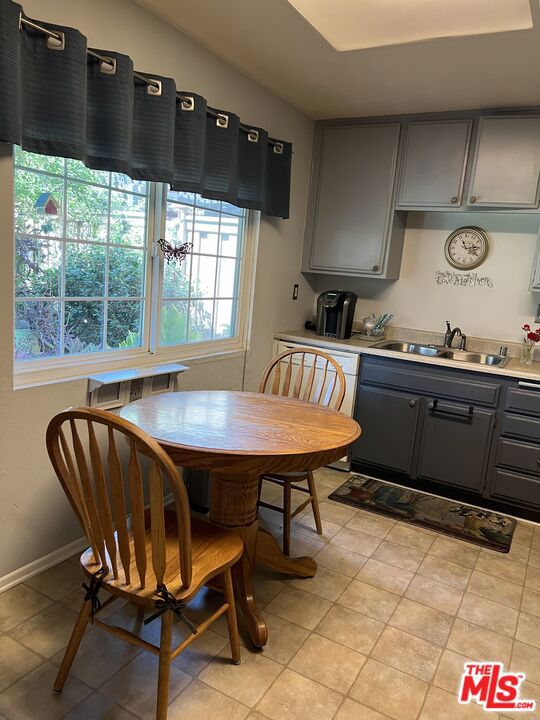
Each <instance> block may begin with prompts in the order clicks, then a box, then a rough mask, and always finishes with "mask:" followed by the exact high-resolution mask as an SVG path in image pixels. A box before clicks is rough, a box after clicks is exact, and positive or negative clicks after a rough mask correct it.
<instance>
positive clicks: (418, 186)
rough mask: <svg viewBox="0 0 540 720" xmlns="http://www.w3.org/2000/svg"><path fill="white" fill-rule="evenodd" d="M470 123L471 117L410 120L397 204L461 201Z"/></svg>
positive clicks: (447, 204) (431, 205) (444, 205)
mask: <svg viewBox="0 0 540 720" xmlns="http://www.w3.org/2000/svg"><path fill="white" fill-rule="evenodd" d="M471 126H472V120H446V121H441V120H433V121H430V122H426V121H422V122H409V123H407V125H406V128H405V143H404V149H403V158H402V166H401V173H400V178H399V187H398V195H397V207H398V208H401V209H403V210H408V209H411V208H426V207H427V208H431V209H435V208H439V207H440V208H457V207H459V206H460V205H461V197H462V192H463V179H464V176H465V166H466V164H467V154H468V148H469V139H470V134H471Z"/></svg>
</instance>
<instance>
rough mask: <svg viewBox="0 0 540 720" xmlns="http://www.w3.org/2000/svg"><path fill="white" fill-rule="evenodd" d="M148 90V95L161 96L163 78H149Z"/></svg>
mask: <svg viewBox="0 0 540 720" xmlns="http://www.w3.org/2000/svg"><path fill="white" fill-rule="evenodd" d="M146 92H147V93H148V95H154V96H155V97H159V96H160V95H161V94H162V92H163V86H162V84H161V80H154V78H149V79H148V85H147V86H146Z"/></svg>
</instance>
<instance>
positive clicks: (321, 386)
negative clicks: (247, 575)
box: [258, 348, 345, 555]
mask: <svg viewBox="0 0 540 720" xmlns="http://www.w3.org/2000/svg"><path fill="white" fill-rule="evenodd" d="M259 392H261V393H264V392H270V393H271V394H272V395H286V396H287V397H294V398H299V399H301V400H305V401H306V402H312V403H317V404H319V405H324V406H326V407H333V408H334V409H336V410H339V409H340V408H341V405H342V403H343V398H344V396H345V375H344V373H343V370H342V369H341V366H340V365H339V363H338V362H337V361H336V360H334V358H332V357H330V355H327V354H326V353H324V352H322V351H321V350H316V349H315V348H300V349H295V350H285V352H282V353H281V354H280V355H277V356H276V357H275V358H273V360H272V361H271V362H270V364H269V365H268V367H267V368H266V370H265V371H264V373H263V376H262V379H261V384H260V386H259ZM321 432H324V428H321ZM265 480H267V481H269V482H272V483H276V484H277V485H280V486H282V487H283V507H280V506H278V505H272V504H270V503H267V502H264V501H262V500H261V491H262V486H263V482H264V481H265ZM301 482H307V487H304V486H303V485H298V483H301ZM293 490H299V491H300V492H304V493H308V496H309V497H308V498H307V500H306V501H305V502H303V503H301V504H300V505H299V506H298V507H297V508H296V509H295V510H294V511H292V508H291V497H292V491H293ZM310 503H311V507H312V510H313V517H314V519H315V527H316V528H317V533H318V534H319V535H322V523H321V514H320V511H319V500H318V498H317V489H316V487H315V480H314V478H313V473H312V472H311V471H310V472H299V473H288V474H286V475H264V476H263V477H262V478H261V479H260V480H259V499H258V506H259V507H264V508H268V509H270V510H276V511H277V512H280V513H282V515H283V552H284V553H285V555H290V552H291V521H292V519H293V518H294V517H295V516H296V515H298V513H300V512H302V510H303V509H304V508H305V507H307V505H309V504H310Z"/></svg>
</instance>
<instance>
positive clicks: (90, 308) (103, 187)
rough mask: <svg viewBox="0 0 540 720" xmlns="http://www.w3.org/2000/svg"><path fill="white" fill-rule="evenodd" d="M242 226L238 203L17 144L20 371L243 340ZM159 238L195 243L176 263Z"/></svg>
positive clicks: (16, 352) (17, 349)
mask: <svg viewBox="0 0 540 720" xmlns="http://www.w3.org/2000/svg"><path fill="white" fill-rule="evenodd" d="M246 225H247V213H246V211H245V210H242V209H240V208H237V207H235V206H233V205H229V204H227V203H224V202H220V201H215V200H207V199H204V198H202V197H200V196H198V195H195V194H193V193H181V192H172V191H167V188H166V186H164V185H161V184H155V183H146V182H141V181H134V180H131V179H130V178H128V177H126V176H125V175H121V174H119V173H110V172H103V171H96V170H91V169H89V168H86V167H85V166H84V165H83V164H82V163H80V162H78V161H75V160H69V159H64V158H55V157H48V156H44V155H35V154H32V153H28V152H24V151H22V150H20V149H18V148H16V150H15V299H14V306H15V308H14V312H15V331H14V355H15V361H16V366H17V368H19V369H23V370H24V369H26V368H36V367H40V368H46V367H50V366H51V365H53V364H56V366H58V365H59V364H63V365H65V364H74V363H77V362H79V363H80V362H81V361H85V362H86V361H88V359H89V358H94V359H98V360H100V359H103V358H104V357H106V358H108V359H109V361H110V359H111V358H112V357H124V355H125V354H129V353H138V354H141V353H145V352H146V353H148V352H153V353H158V354H159V353H162V354H164V355H166V354H167V352H168V353H169V354H170V353H171V352H172V351H173V350H174V351H178V350H179V346H183V345H187V344H193V343H198V344H200V345H201V344H204V343H206V344H208V343H209V344H211V345H212V346H213V347H214V346H217V347H219V346H220V345H223V344H224V343H227V342H228V343H229V344H230V343H231V341H235V340H236V342H239V340H240V336H241V328H240V324H241V320H242V312H241V305H242V298H243V293H242V287H243V283H242V272H243V267H244V258H245V256H246V253H245V250H246V242H245V238H246ZM159 237H165V238H166V239H167V240H168V241H169V242H170V243H172V244H175V245H178V244H181V243H184V242H188V243H190V245H191V251H190V253H189V254H188V256H187V258H186V260H185V261H184V262H183V263H182V264H181V265H180V264H178V263H176V262H174V261H173V262H171V263H167V262H166V261H164V260H163V259H162V258H161V257H160V254H159V253H158V252H157V250H156V247H157V246H156V243H155V240H157V239H158V238H159ZM244 295H245V293H244Z"/></svg>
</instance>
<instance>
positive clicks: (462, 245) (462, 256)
mask: <svg viewBox="0 0 540 720" xmlns="http://www.w3.org/2000/svg"><path fill="white" fill-rule="evenodd" d="M488 251H489V240H488V236H487V235H486V233H485V232H484V231H483V230H482V229H481V228H478V227H473V226H470V227H462V228H458V229H457V230H454V232H453V233H451V234H450V235H449V236H448V238H447V240H446V243H445V246H444V254H445V255H446V259H447V260H448V262H449V263H450V265H453V266H454V267H455V268H458V270H472V268H475V267H478V266H479V265H481V264H482V263H483V262H484V260H485V259H486V257H487V254H488Z"/></svg>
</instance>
